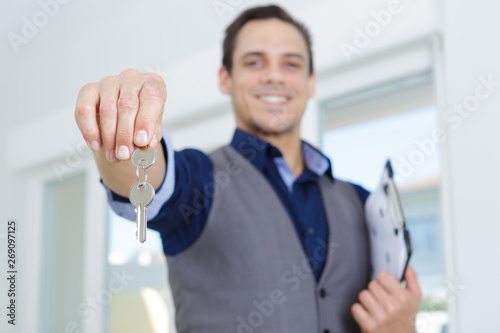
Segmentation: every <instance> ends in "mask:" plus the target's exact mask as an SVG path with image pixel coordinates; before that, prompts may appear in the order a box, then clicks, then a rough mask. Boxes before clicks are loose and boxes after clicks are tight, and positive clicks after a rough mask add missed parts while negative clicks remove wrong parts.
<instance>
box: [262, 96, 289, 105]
mask: <svg viewBox="0 0 500 333" xmlns="http://www.w3.org/2000/svg"><path fill="white" fill-rule="evenodd" d="M259 98H260V99H261V100H263V101H265V102H269V103H285V102H286V101H287V100H288V98H286V97H285V96H276V95H262V96H260V97H259Z"/></svg>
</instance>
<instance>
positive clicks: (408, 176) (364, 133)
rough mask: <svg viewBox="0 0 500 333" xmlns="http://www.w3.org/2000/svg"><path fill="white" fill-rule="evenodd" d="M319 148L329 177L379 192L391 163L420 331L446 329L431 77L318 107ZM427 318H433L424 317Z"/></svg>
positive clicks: (395, 83) (436, 128)
mask: <svg viewBox="0 0 500 333" xmlns="http://www.w3.org/2000/svg"><path fill="white" fill-rule="evenodd" d="M321 119H322V122H321V128H322V131H321V133H322V136H321V145H322V149H323V151H324V152H325V153H326V154H327V155H328V156H329V157H330V158H331V160H332V166H333V171H334V176H335V177H337V178H340V179H344V180H348V181H351V182H354V183H357V184H359V185H361V186H363V187H365V188H366V189H367V190H369V191H372V190H374V189H375V188H376V186H377V184H378V182H379V179H380V176H381V173H382V170H383V167H384V165H385V161H386V159H387V158H390V159H391V162H392V164H393V167H394V169H395V172H396V177H395V182H396V185H397V186H398V188H399V191H400V194H401V201H402V204H403V209H404V213H405V217H406V221H407V227H408V229H409V230H410V234H411V237H412V239H413V245H414V253H413V255H412V258H411V261H410V263H411V265H412V266H413V267H414V268H415V270H416V271H417V274H418V276H419V281H420V285H421V287H422V290H423V292H424V300H423V302H422V306H421V313H420V314H419V318H420V317H422V316H423V315H425V314H428V313H424V311H431V310H434V311H436V310H437V312H432V316H433V320H432V321H430V320H425V321H422V320H420V322H421V323H422V322H425V323H424V324H423V325H422V324H420V326H419V325H418V324H419V321H418V320H417V328H418V331H419V332H431V331H432V332H434V330H435V329H442V327H443V325H445V324H446V322H447V318H448V316H447V313H446V302H445V299H443V298H442V297H440V295H442V294H443V291H444V289H445V272H444V258H443V246H442V234H441V216H440V201H439V191H440V175H441V164H440V153H439V142H440V140H441V139H442V137H441V136H440V134H441V133H440V130H439V123H438V113H437V109H436V106H435V103H434V101H433V94H432V83H431V76H430V73H421V74H418V75H414V76H412V77H408V78H404V79H400V80H396V81H392V82H390V83H387V84H383V85H379V86H377V87H372V88H370V89H365V90H363V91H360V92H356V93H352V94H349V95H344V96H340V97H338V98H335V99H332V100H329V101H325V102H324V103H322V105H321ZM429 313H431V312H429Z"/></svg>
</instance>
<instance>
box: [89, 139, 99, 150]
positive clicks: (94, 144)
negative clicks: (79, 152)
mask: <svg viewBox="0 0 500 333" xmlns="http://www.w3.org/2000/svg"><path fill="white" fill-rule="evenodd" d="M90 148H91V149H92V150H93V151H99V150H100V149H101V145H99V142H97V141H92V142H91V143H90Z"/></svg>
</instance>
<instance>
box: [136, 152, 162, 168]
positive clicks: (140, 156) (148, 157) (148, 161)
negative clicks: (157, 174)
mask: <svg viewBox="0 0 500 333" xmlns="http://www.w3.org/2000/svg"><path fill="white" fill-rule="evenodd" d="M131 160H132V164H133V165H134V166H135V167H136V168H137V169H147V168H149V167H150V166H152V165H153V164H154V163H155V162H156V151H155V150H154V149H153V148H149V149H148V150H140V149H139V148H137V149H136V150H134V152H133V153H132V158H131Z"/></svg>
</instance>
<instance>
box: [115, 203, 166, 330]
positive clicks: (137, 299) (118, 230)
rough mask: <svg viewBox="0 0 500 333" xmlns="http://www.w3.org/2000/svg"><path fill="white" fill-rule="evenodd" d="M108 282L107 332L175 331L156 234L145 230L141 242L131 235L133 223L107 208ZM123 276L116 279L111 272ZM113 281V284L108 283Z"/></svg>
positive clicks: (160, 250) (164, 268)
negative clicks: (110, 296) (109, 291)
mask: <svg viewBox="0 0 500 333" xmlns="http://www.w3.org/2000/svg"><path fill="white" fill-rule="evenodd" d="M108 216H109V243H108V244H109V247H108V279H107V280H108V283H110V285H109V290H111V291H112V293H113V297H112V300H111V302H110V303H109V316H108V318H109V319H108V329H107V330H106V332H110V333H135V332H141V333H160V332H161V333H165V332H170V333H173V332H176V329H175V321H174V305H173V299H172V295H171V292H170V286H169V285H168V282H167V269H166V267H167V265H166V260H165V256H164V254H163V248H162V242H161V238H160V234H159V233H158V232H157V231H155V230H151V229H148V231H147V240H146V242H144V243H143V244H141V243H139V242H138V241H137V240H136V238H135V231H136V224H135V222H132V221H129V220H126V219H123V218H121V217H120V216H118V215H116V214H115V213H114V212H113V211H112V210H111V208H109V215H108ZM117 274H118V275H119V274H122V275H125V276H126V278H125V279H121V280H120V281H119V282H116V279H113V276H115V275H117ZM112 283H114V284H113V285H111V284H112Z"/></svg>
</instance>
